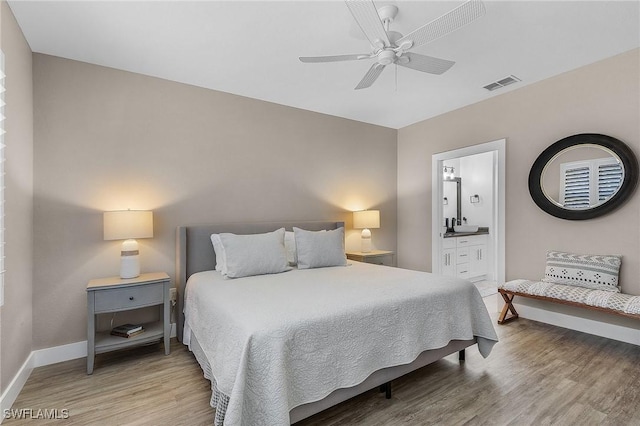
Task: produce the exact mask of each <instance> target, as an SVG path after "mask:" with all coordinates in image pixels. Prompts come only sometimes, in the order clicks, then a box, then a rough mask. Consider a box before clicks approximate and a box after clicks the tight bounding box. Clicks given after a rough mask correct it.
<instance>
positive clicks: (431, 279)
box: [183, 262, 497, 425]
mask: <svg viewBox="0 0 640 426" xmlns="http://www.w3.org/2000/svg"><path fill="white" fill-rule="evenodd" d="M184 313H185V329H184V334H183V336H185V338H184V343H185V344H189V340H190V337H191V336H194V337H196V338H197V345H198V350H199V351H201V356H204V357H205V358H206V361H207V364H208V365H209V368H210V375H211V377H210V378H211V379H212V383H214V384H215V388H216V391H217V392H219V393H220V395H221V396H222V398H223V400H224V405H225V408H226V412H225V413H224V416H223V417H224V424H225V425H245V424H251V425H261V424H264V425H286V424H289V411H290V410H291V409H292V408H294V407H296V406H299V405H301V404H305V403H309V402H313V401H317V400H320V399H323V398H324V397H326V396H327V395H328V394H329V393H331V392H332V391H333V390H335V389H339V388H345V387H351V386H355V385H357V384H359V383H361V382H362V381H364V380H365V379H366V378H367V377H368V376H369V375H370V374H371V373H373V372H374V371H377V370H380V369H382V368H386V367H391V366H396V365H402V364H408V363H410V362H412V361H413V360H414V359H416V357H417V356H418V355H419V354H420V353H421V352H423V351H425V350H429V349H437V348H441V347H444V346H446V345H447V344H448V343H449V342H450V341H451V340H470V339H474V338H476V339H477V341H478V349H479V351H480V353H481V354H482V355H483V356H485V357H486V356H488V355H489V353H490V352H491V348H492V347H493V345H494V344H495V343H496V342H497V336H496V334H495V330H494V328H493V325H492V323H491V319H490V317H489V315H488V313H487V310H486V308H485V305H484V303H483V301H482V298H481V297H480V294H479V292H478V290H477V289H476V288H475V286H473V285H472V284H470V283H469V282H467V281H464V280H459V279H456V278H450V277H441V276H436V275H432V274H428V273H424V272H417V271H409V270H404V269H398V268H389V267H384V266H378V265H371V264H365V263H359V262H354V263H353V264H352V265H349V266H346V267H332V268H319V269H309V270H297V269H294V270H292V271H289V272H285V273H282V274H274V275H260V276H253V277H245V278H241V279H225V278H223V277H222V276H221V275H220V273H218V272H216V271H205V272H200V273H197V274H194V275H192V276H191V277H190V278H189V280H188V283H187V288H186V294H185V309H184ZM201 364H203V362H201ZM216 417H219V416H218V413H217V414H216Z"/></svg>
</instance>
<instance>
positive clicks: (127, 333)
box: [111, 324, 144, 337]
mask: <svg viewBox="0 0 640 426" xmlns="http://www.w3.org/2000/svg"><path fill="white" fill-rule="evenodd" d="M142 332H144V328H142V326H141V325H136V324H123V325H119V326H117V327H114V328H113V329H112V330H111V334H112V335H113V336H120V337H133V336H137V335H138V334H140V333H142Z"/></svg>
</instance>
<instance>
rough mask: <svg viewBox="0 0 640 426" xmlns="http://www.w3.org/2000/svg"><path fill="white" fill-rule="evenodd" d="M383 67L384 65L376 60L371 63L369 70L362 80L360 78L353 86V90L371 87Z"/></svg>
mask: <svg viewBox="0 0 640 426" xmlns="http://www.w3.org/2000/svg"><path fill="white" fill-rule="evenodd" d="M384 67H385V66H384V65H380V64H379V63H377V62H376V63H375V64H373V65H371V68H369V71H367V73H366V74H365V75H364V77H362V80H360V83H358V85H357V86H356V87H355V90H360V89H366V88H367V87H371V85H372V84H373V83H375V81H376V80H377V79H378V77H380V74H382V71H383V70H384Z"/></svg>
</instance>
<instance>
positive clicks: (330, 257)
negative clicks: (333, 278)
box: [293, 227, 347, 269]
mask: <svg viewBox="0 0 640 426" xmlns="http://www.w3.org/2000/svg"><path fill="white" fill-rule="evenodd" d="M293 232H294V236H295V240H296V251H297V253H298V269H309V268H324V267H327V266H346V264H347V257H346V256H345V254H344V228H342V227H340V228H338V229H334V230H331V231H326V232H323V231H318V232H313V231H305V230H304V229H300V228H295V227H294V228H293Z"/></svg>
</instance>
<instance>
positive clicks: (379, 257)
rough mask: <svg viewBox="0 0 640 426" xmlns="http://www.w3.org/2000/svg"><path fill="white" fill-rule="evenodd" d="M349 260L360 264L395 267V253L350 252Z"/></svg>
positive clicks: (380, 251)
mask: <svg viewBox="0 0 640 426" xmlns="http://www.w3.org/2000/svg"><path fill="white" fill-rule="evenodd" d="M346 255H347V259H349V260H357V261H358V262H365V263H374V264H376V265H385V266H395V262H394V257H395V253H394V252H392V251H387V250H371V251H370V252H367V253H363V252H361V251H348V252H347V253H346Z"/></svg>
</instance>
